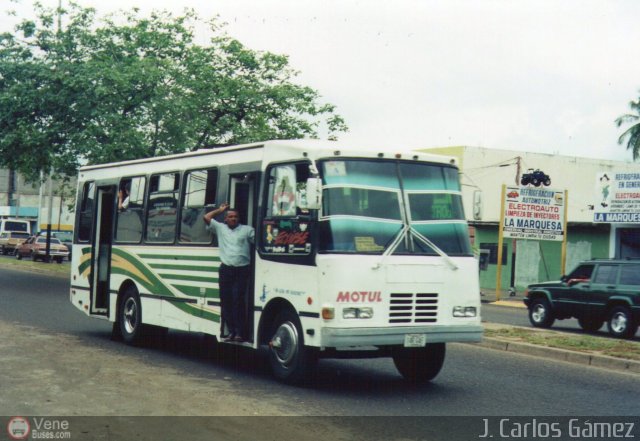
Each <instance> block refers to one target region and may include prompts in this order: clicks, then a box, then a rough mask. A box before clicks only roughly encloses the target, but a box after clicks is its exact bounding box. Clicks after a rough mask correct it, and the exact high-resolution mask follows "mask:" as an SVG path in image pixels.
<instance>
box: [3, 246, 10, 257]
mask: <svg viewBox="0 0 640 441" xmlns="http://www.w3.org/2000/svg"><path fill="white" fill-rule="evenodd" d="M7 254H9V251H7V249H6V248H5V247H4V246H3V247H2V255H3V256H6V255H7Z"/></svg>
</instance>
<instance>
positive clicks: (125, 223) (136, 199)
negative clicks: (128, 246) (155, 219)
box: [116, 177, 147, 243]
mask: <svg viewBox="0 0 640 441" xmlns="http://www.w3.org/2000/svg"><path fill="white" fill-rule="evenodd" d="M146 181H147V179H146V178H145V177H136V178H125V179H123V180H122V181H120V186H119V189H120V190H121V191H126V193H125V195H126V197H128V198H129V200H128V204H127V207H126V209H124V210H119V211H118V213H117V221H116V222H117V225H116V241H118V242H135V243H139V242H140V240H141V239H142V229H143V228H142V227H143V225H144V223H143V216H144V209H143V205H144V187H145V184H146Z"/></svg>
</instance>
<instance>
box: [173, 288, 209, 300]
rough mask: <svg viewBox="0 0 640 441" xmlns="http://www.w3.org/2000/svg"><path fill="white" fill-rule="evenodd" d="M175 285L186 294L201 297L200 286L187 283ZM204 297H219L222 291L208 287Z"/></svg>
mask: <svg viewBox="0 0 640 441" xmlns="http://www.w3.org/2000/svg"><path fill="white" fill-rule="evenodd" d="M173 287H174V288H175V289H177V290H179V291H180V292H182V293H183V294H186V295H188V296H191V297H201V296H202V294H201V293H200V287H198V286H187V285H173ZM204 297H205V298H207V299H219V298H220V291H219V290H217V289H215V288H206V289H205V291H204Z"/></svg>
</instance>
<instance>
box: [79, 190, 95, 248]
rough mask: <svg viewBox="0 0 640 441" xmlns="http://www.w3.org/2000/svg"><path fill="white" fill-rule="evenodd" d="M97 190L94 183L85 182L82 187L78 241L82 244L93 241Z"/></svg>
mask: <svg viewBox="0 0 640 441" xmlns="http://www.w3.org/2000/svg"><path fill="white" fill-rule="evenodd" d="M95 188H96V187H95V183H94V182H85V183H84V185H83V186H82V196H81V197H82V199H81V201H80V214H79V218H78V224H79V225H78V240H79V241H81V242H88V241H90V240H91V227H92V226H93V207H94V199H95Z"/></svg>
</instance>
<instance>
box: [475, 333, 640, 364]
mask: <svg viewBox="0 0 640 441" xmlns="http://www.w3.org/2000/svg"><path fill="white" fill-rule="evenodd" d="M485 336H487V337H494V338H502V339H506V340H510V341H518V342H523V343H529V344H533V345H538V346H548V347H551V348H559V349H568V350H572V351H578V352H586V353H596V354H601V355H608V356H610V357H617V358H624V359H627V360H639V361H640V342H637V341H629V340H617V339H613V338H606V337H600V336H595V335H574V334H567V333H558V332H545V331H538V330H529V329H523V328H503V329H485Z"/></svg>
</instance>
